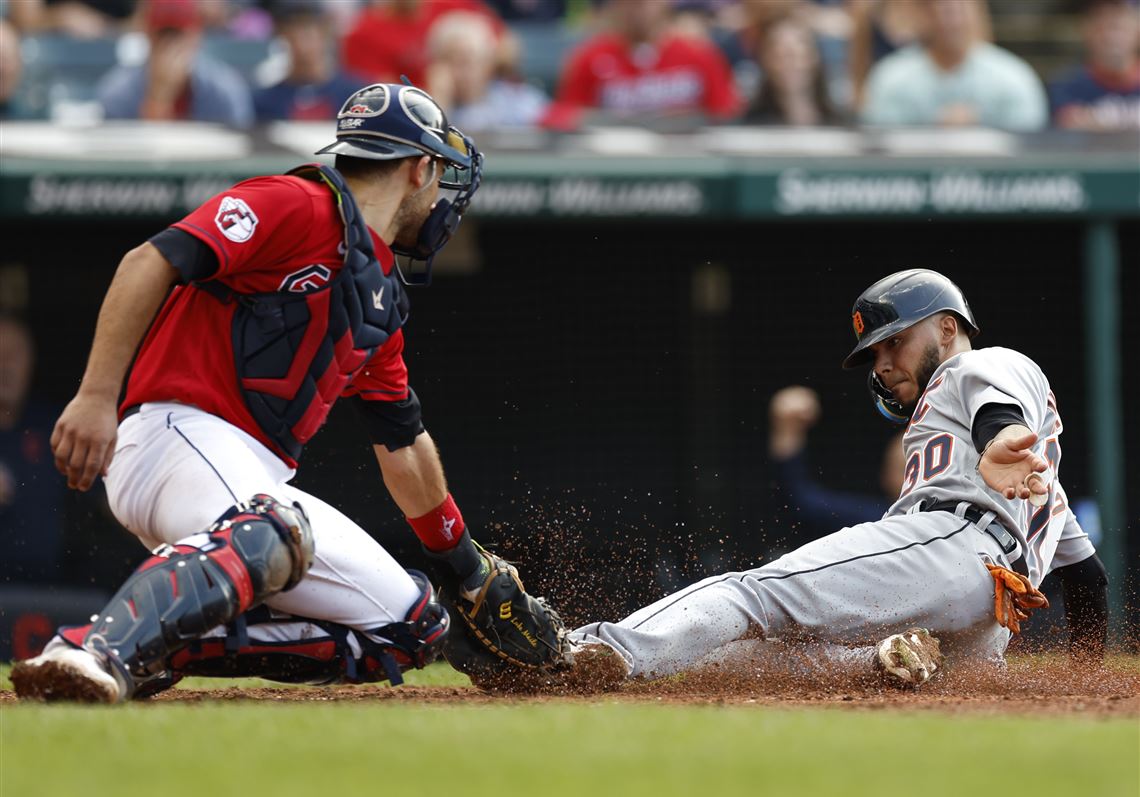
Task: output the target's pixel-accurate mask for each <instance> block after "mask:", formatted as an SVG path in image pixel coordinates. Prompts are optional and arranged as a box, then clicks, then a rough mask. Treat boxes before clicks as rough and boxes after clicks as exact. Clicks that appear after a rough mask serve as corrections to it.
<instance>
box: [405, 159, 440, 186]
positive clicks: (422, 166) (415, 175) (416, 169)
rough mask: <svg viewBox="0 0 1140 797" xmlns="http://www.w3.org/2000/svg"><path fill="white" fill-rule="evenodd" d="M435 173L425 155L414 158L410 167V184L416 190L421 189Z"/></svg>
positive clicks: (430, 160)
mask: <svg viewBox="0 0 1140 797" xmlns="http://www.w3.org/2000/svg"><path fill="white" fill-rule="evenodd" d="M434 173H435V168H434V166H433V163H432V159H431V158H430V157H429V156H427V155H421V156H420V157H418V158H416V159H415V161H414V162H413V165H412V174H411V179H412V184H413V185H414V186H415V187H416V188H417V189H419V188H423V187H424V186H425V185H427V184H428V182H429V181H430V180H431V179H432V175H433V174H434Z"/></svg>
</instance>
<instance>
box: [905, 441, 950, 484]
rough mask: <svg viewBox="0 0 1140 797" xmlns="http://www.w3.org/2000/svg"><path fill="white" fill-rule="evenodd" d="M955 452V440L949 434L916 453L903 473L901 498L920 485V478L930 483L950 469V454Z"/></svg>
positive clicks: (912, 455)
mask: <svg viewBox="0 0 1140 797" xmlns="http://www.w3.org/2000/svg"><path fill="white" fill-rule="evenodd" d="M953 451H954V438H953V437H951V436H950V435H948V434H940V435H938V436H937V437H932V438H930V440H929V441H928V442H927V444H926V446H925V447H924V448H923V449H922V451H915V452H914V453H913V454H911V455H910V459H908V460H907V462H906V471H905V472H904V473H903V487H902V492H901V493H899V498H902V497H903V496H904V495H906V494H907V493H909V492H910V491H911V490H913V489H914V486H915V485H916V484H918V479H919V476H921V477H922V480H923V481H930V480H931V479H933V478H934V477H935V476H937V475H938V474H939V473H941V472H942V471H944V470H946V469H947V468H948V467H950V454H951V453H952V452H953Z"/></svg>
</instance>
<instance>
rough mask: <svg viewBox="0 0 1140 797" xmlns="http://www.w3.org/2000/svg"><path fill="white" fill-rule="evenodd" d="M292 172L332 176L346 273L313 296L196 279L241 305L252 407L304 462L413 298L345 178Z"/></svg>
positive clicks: (314, 169)
mask: <svg viewBox="0 0 1140 797" xmlns="http://www.w3.org/2000/svg"><path fill="white" fill-rule="evenodd" d="M289 174H290V175H293V176H295V177H299V178H302V179H306V180H313V181H316V182H321V183H323V184H324V185H325V186H326V187H327V188H328V189H329V191H330V193H331V195H332V197H333V200H334V201H335V202H336V206H337V209H338V212H339V214H340V217H341V221H342V223H343V226H344V245H343V249H344V265H343V267H342V268H341V269H340V271H339V272H338V273H337V275H336V277H334V278H333V279H332V280H331V281H330V282H329V283H328V284H326V285H324V286H322V287H321V288H318V289H317V290H314V291H310V292H307V293H291V292H266V293H241V292H238V291H235V290H233V289H232V288H230V287H229V286H227V285H225V284H223V283H221V282H219V281H217V280H207V281H204V282H193V283H191V285H192V286H193V287H195V288H197V289H199V290H202V291H205V292H206V293H208V294H210V295H211V296H213V297H215V298H216V299H218V300H219V301H222V302H226V303H233V304H234V305H235V308H234V315H233V321H232V325H231V337H232V342H233V351H234V365H235V368H236V370H237V377H238V382H239V384H240V386H241V391H242V395H243V397H244V398H245V402H246V405H247V406H248V407H249V410H250V413H251V414H252V415H253V418H254V420H255V421H256V422H257V424H258V426H259V427H260V428H261V430H262V432H264V433H265V435H266V436H267V437H269V439H270V440H272V441H273V443H274V444H275V445H276V447H277V448H278V449H279V450H280V451H281V452H283V453H285V454H286V455H288V456H289V457H292V458H293V459H298V458H299V457H300V454H301V449H302V447H303V446H304V444H305V443H306V442H307V441H308V439H309V438H310V437H312V436H313V435H314V434H315V433H316V431H317V429H319V428H320V426H321V424H322V423H323V422H324V419H325V417H326V416H327V415H328V411H329V409H330V408H331V406H332V404H333V403H334V402H335V401H336V399H337V397H338V396H339V395H340V393H341V392H342V391H343V390H344V388H345V386H346V385H347V384H348V383H349V382H350V381H351V380H352V378H353V377H354V376H355V375H356V372H357V371H358V370H359V369H360V368H361V367H362V366H363V365H364V363H366V362H367V361H368V359H369V358H370V357H371V356H372V354H373V352H375V350H376V349H377V348H379V347H380V346H382V345H384V343H385V342H386V341H387V340H388V339H389V338H390V337H391V336H392V335H393V334H395V332H396V330H398V329H399V328H400V327H401V326H403V324H404V322H405V321H406V320H407V317H408V310H409V302H408V297H407V292H406V291H405V290H404V288H403V285H402V284H401V282H400V280H399V278H398V277H397V276H396V274H395V272H394V271H393V272H392V273H390V274H385V273H384V269H383V267H382V266H381V265H380V262H379V260H378V259H377V257H376V251H375V247H374V245H373V242H372V234H371V232H370V230H369V229H368V225H367V224H366V223H365V222H364V217H363V215H362V214H361V212H360V208H359V207H358V206H357V204H356V200H355V199H354V198H353V196H352V192H351V191H350V190H349V188H348V185H347V184H346V183H345V181H344V177H343V176H342V175H341V174H340V173H339V172H338V171H337V170H336V169H333V168H330V167H328V166H323V165H317V164H307V165H304V166H300V167H298V168H296V169H293V170H292V171H290V172H289ZM322 339H323V340H322ZM298 358H304V359H305V362H303V363H300V364H298V363H297V360H298ZM330 373H331V374H333V376H331V377H330V376H329V374H330Z"/></svg>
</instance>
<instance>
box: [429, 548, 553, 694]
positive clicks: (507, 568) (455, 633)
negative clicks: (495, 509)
mask: <svg viewBox="0 0 1140 797" xmlns="http://www.w3.org/2000/svg"><path fill="white" fill-rule="evenodd" d="M480 554H481V555H482V556H483V557H484V558H485V559H486V560H487V562H488V564H489V565H490V574H489V575H488V576H487V577H486V579H485V580H484V581H483V584H482V586H480V587H478V588H476V589H468V590H464V591H463V592H462V594H456V592H455V590H454V589H453V588H452V589H446V590H443V591H441V598H442V599H443V602H444V604H445V605H446V606H447V608H448V611H449V612H451V618H452V623H451V632H450V633H449V634H448V635H447V639H446V640H445V642H444V648H443V655H444V657H445V658H446V659H447V661H448V663H449V664H451V666H452V667H454V668H455V669H457V670H460V671H461V672H464V673H467V674H468V675H471V676H475V677H476V678H478V677H479V676H485V675H494V674H500V673H503V672H504V671H509V670H511V669H512V666H513V667H514V668H520V669H522V670H539V669H555V668H557V667H559V666H560V665H564V664H567V663H568V662H569V657H570V652H569V650H570V643H569V641H568V640H567V638H566V626H565V624H564V623H563V622H562V618H561V617H559V616H558V612H556V611H554V609H553V608H551V607H550V606H549V605H548V604H547V603H546V601H545V600H544V599H543V598H536V597H534V596H532V595H528V594H527V592H526V590H525V589H524V588H523V584H522V581H521V580H519V574H518V570H516V569H515V567H514V565H512V564H510V563H509V562H507V561H506V560H504V559H502V558H500V557H498V556H495V555H494V554H493V553H490V552H489V551H486V550H482V549H480Z"/></svg>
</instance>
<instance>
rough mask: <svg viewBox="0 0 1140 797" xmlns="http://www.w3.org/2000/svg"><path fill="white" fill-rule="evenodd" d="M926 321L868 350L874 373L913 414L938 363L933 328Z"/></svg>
mask: <svg viewBox="0 0 1140 797" xmlns="http://www.w3.org/2000/svg"><path fill="white" fill-rule="evenodd" d="M932 320H933V319H928V320H926V321H922V322H920V323H918V324H915V325H914V326H912V327H909V328H907V329H904V330H903V331H902V332H900V333H898V334H897V335H895V336H893V337H890V338H887V339H886V340H884V341H882V342H881V343H876V344H875V345H873V346H871V352H872V354H874V356H875V373H877V374H878V375H879V379H881V380H882V382H883V384H884V385H886V386H887V387H888V388H889V389H890V391H891V393H893V394H894V397H895V398H896V399H897V400H898V401H899V402H900V403H901V404H902V405H903V407H905V408H906V409H908V410H913V409H914V406H915V404H917V403H918V398H919V396H921V395H922V391H924V390H926V385H927V383H928V382H930V377H931V376H932V375H933V374H934V371H935V369H936V368H938V365H939V363H940V362H941V356H940V349H939V347H938V335H937V331H936V327H935V326H934V324H932V323H931V321H932Z"/></svg>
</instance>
